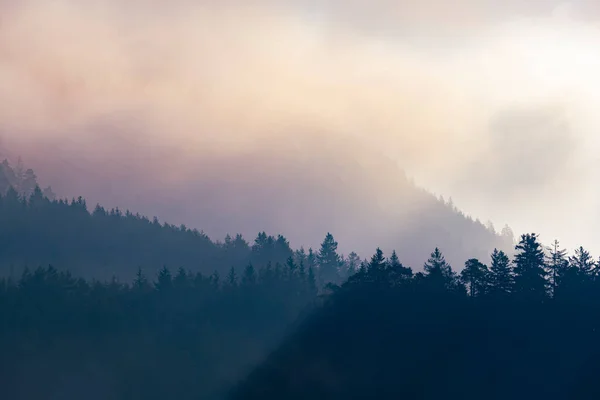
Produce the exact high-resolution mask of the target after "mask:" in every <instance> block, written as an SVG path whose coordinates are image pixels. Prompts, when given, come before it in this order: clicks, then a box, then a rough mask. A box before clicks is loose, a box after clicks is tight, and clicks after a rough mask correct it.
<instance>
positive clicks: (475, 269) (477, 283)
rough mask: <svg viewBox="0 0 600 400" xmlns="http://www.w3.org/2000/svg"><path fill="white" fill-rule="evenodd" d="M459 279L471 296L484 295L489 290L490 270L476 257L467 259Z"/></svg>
mask: <svg viewBox="0 0 600 400" xmlns="http://www.w3.org/2000/svg"><path fill="white" fill-rule="evenodd" d="M460 279H461V281H462V282H463V284H464V285H465V286H466V288H467V290H468V292H469V295H470V296H471V297H479V296H484V295H485V294H487V293H488V292H489V287H490V271H489V270H488V267H487V265H484V264H482V263H481V261H479V260H477V259H476V258H472V259H470V260H467V262H466V263H465V267H464V268H463V270H462V271H461V273H460Z"/></svg>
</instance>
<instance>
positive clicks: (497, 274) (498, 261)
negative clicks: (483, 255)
mask: <svg viewBox="0 0 600 400" xmlns="http://www.w3.org/2000/svg"><path fill="white" fill-rule="evenodd" d="M513 284H514V277H513V271H512V267H511V263H510V259H509V258H508V256H507V255H506V253H504V252H503V251H502V250H498V249H494V252H493V253H492V263H491V265H490V291H491V292H492V293H493V294H500V295H506V294H509V293H510V292H511V291H512V288H513Z"/></svg>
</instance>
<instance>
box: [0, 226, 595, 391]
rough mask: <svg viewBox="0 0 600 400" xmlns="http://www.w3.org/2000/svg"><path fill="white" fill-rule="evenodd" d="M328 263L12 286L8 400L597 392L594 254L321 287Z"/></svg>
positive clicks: (2, 288)
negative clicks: (320, 277) (224, 272)
mask: <svg viewBox="0 0 600 400" xmlns="http://www.w3.org/2000/svg"><path fill="white" fill-rule="evenodd" d="M316 257H317V264H318V271H319V272H315V269H314V268H312V267H309V268H306V266H305V264H304V262H303V261H302V260H301V262H300V263H296V262H295V261H294V257H291V258H289V259H288V261H287V262H286V264H285V265H281V264H276V265H272V264H270V263H267V264H266V266H264V267H261V268H256V267H254V266H253V265H252V264H248V265H246V267H244V268H242V269H234V268H232V269H230V270H229V272H228V273H227V274H225V275H220V274H215V273H213V274H210V275H206V274H202V273H192V272H190V271H186V270H185V269H183V268H179V269H176V270H169V269H167V268H162V269H161V270H160V271H159V272H158V273H157V274H156V275H153V276H151V275H146V274H145V273H144V271H143V270H142V269H138V270H137V273H136V274H135V275H136V276H135V278H134V279H133V280H132V281H130V282H125V283H122V282H120V281H119V280H118V279H111V280H108V281H106V282H99V281H95V280H84V279H81V278H75V277H74V276H72V275H71V274H70V273H69V272H67V271H58V270H57V269H55V268H53V267H47V268H38V269H36V270H32V271H29V270H27V271H25V272H24V273H23V274H22V275H21V276H20V277H19V278H16V279H14V278H13V279H11V278H3V279H0V354H2V357H1V358H0V386H1V387H2V395H3V398H7V399H29V398H61V399H79V398H86V399H106V398H111V399H116V400H120V399H123V400H125V399H127V400H129V399H166V398H177V399H197V398H202V399H215V400H219V399H225V398H231V399H234V400H235V399H244V400H245V399H250V400H251V399H261V400H268V399H303V400H304V399H306V400H309V399H310V400H312V399H364V398H377V399H398V398H402V399H439V398H461V399H482V398H485V399H506V398H511V399H523V400H525V399H528V400H530V399H532V398H544V399H565V398H597V396H598V395H599V394H600V390H598V387H597V385H596V380H595V376H596V374H597V371H598V370H599V367H600V362H599V361H598V360H600V358H599V356H600V345H599V343H600V318H599V317H598V316H599V315H600V295H599V293H600V274H599V272H600V269H599V267H598V263H597V262H596V261H595V260H594V259H593V258H592V256H591V255H590V253H589V252H588V251H586V250H585V249H583V248H579V249H576V250H575V252H573V253H572V255H571V256H568V255H567V252H566V251H565V250H563V249H561V248H560V247H559V246H558V243H555V244H554V245H553V246H552V247H551V248H544V247H543V246H542V244H541V243H540V241H539V238H538V237H537V235H535V234H527V235H523V236H522V237H521V240H520V242H519V243H518V244H517V246H516V248H515V256H514V257H509V256H508V255H507V254H505V253H504V252H502V251H500V250H493V251H492V252H491V259H490V262H489V263H488V262H487V260H478V259H469V260H467V261H466V262H465V263H464V268H463V269H462V271H461V272H460V273H458V272H456V270H455V269H454V268H453V267H452V266H451V265H450V264H449V263H448V262H447V261H446V260H445V258H444V255H443V253H442V251H441V250H440V249H434V251H433V252H432V253H431V256H430V258H429V259H428V260H427V262H426V263H425V264H424V265H423V272H416V273H415V271H413V270H412V269H411V268H408V267H406V266H404V265H403V264H402V262H401V259H400V257H399V255H398V254H396V253H395V252H394V253H392V254H391V255H390V256H389V257H388V258H386V257H385V255H384V253H383V252H382V251H381V250H380V249H377V251H376V253H375V254H374V255H373V256H372V257H371V260H370V261H369V262H367V263H361V264H360V265H359V266H358V267H357V269H356V270H354V271H349V275H350V277H349V278H348V279H347V280H346V281H345V282H344V283H342V284H340V285H335V284H328V285H325V286H321V285H320V284H319V283H318V278H317V275H318V274H321V275H322V274H323V271H329V272H332V270H331V269H330V268H331V267H332V265H333V264H332V263H334V262H338V261H339V258H337V257H336V251H335V240H334V239H333V237H332V236H331V235H328V236H327V237H326V239H325V240H324V241H323V245H322V248H321V249H320V251H319V252H318V254H317V256H316ZM353 269H354V268H353ZM279 343H282V344H281V346H278V344H279ZM269 353H271V355H270V356H268V354H269ZM267 356H268V357H267ZM256 365H258V367H256V368H255V366H256ZM32 382H35V384H32Z"/></svg>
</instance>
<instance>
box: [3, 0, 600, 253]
mask: <svg viewBox="0 0 600 400" xmlns="http://www.w3.org/2000/svg"><path fill="white" fill-rule="evenodd" d="M416 3H417V2H414V1H408V0H395V1H393V0H369V1H367V0H352V1H350V0H321V1H316V0H280V1H276V0H254V1H249V0H244V1H242V0H221V1H208V0H195V1H192V0H173V1H170V2H163V1H151V0H129V1H127V2H123V1H117V0H90V1H86V2H81V1H76V0H56V1H50V0H47V1H39V0H0V104H1V105H2V106H1V107H0V151H4V152H5V153H9V154H12V155H14V154H17V153H18V154H20V155H22V156H23V158H24V159H25V160H26V162H27V163H28V164H30V165H32V166H34V167H35V168H36V170H37V173H38V175H39V176H40V179H41V180H42V181H43V182H47V183H50V184H52V185H53V186H54V187H55V189H57V190H56V191H57V192H59V193H61V194H63V193H64V195H78V194H83V195H85V196H86V197H88V198H90V199H91V200H92V201H100V202H102V203H104V204H108V205H112V204H115V205H121V206H127V207H131V208H132V209H137V210H140V211H142V212H145V213H149V214H156V215H160V216H164V217H165V218H167V219H170V220H173V221H174V222H186V223H189V225H192V226H195V225H204V226H206V227H207V230H208V231H209V233H210V231H211V229H213V231H214V232H215V235H221V234H222V233H223V232H222V230H223V229H227V230H230V229H235V228H233V225H234V223H237V224H239V225H240V226H241V228H240V230H243V228H244V227H253V228H254V227H256V226H260V224H261V220H260V218H259V215H260V216H261V218H262V216H264V214H265V213H269V212H270V213H271V214H272V216H273V218H274V220H276V221H278V223H279V225H278V226H279V227H281V230H282V231H284V232H285V231H288V230H293V229H296V230H297V231H298V232H299V233H298V234H297V235H296V237H297V238H298V240H300V241H301V240H304V239H302V238H306V237H307V235H309V234H312V232H313V230H311V229H312V228H311V226H314V225H316V226H318V229H320V230H329V229H328V228H327V227H325V226H320V225H319V219H320V217H319V211H318V209H319V205H320V204H321V203H322V202H323V201H325V199H326V197H327V193H330V192H329V191H330V190H333V189H331V188H327V185H328V183H329V184H331V185H332V187H339V188H340V189H339V190H340V191H341V192H343V194H344V198H345V199H346V200H344V201H345V203H344V204H343V205H341V206H340V207H339V208H341V209H344V210H347V211H348V212H351V211H352V212H354V213H355V214H361V213H362V209H361V207H362V206H361V204H362V203H360V202H358V201H354V200H353V199H356V198H358V197H360V196H363V195H364V193H365V192H368V191H372V192H378V193H379V194H378V195H377V196H376V197H378V200H377V201H384V200H381V199H380V198H384V199H385V195H386V193H388V192H389V191H393V190H394V189H393V185H394V182H395V180H396V179H397V177H396V175H397V174H400V173H401V172H400V171H399V169H400V168H401V169H403V170H405V171H406V173H407V174H408V175H409V176H410V177H412V178H414V180H415V181H416V182H417V183H418V184H419V185H421V186H423V187H425V188H427V189H428V190H431V191H432V192H434V193H436V194H441V195H443V196H444V197H446V198H448V197H452V199H453V201H454V203H455V204H456V205H457V206H458V207H460V208H461V209H463V210H464V211H465V212H467V213H468V214H470V215H473V216H474V217H478V218H480V219H481V220H483V221H485V220H488V219H489V220H491V221H492V222H493V223H494V224H495V225H496V226H497V227H501V226H502V225H504V224H505V223H508V224H509V225H510V226H511V227H512V228H513V230H514V231H515V232H516V233H524V232H531V231H534V232H539V233H540V234H541V237H542V240H544V241H545V242H548V243H549V242H551V241H552V240H553V239H555V238H556V239H559V240H560V241H561V243H563V244H564V245H565V246H567V247H569V248H573V247H574V246H576V245H580V244H581V245H584V246H586V247H587V248H589V249H591V250H592V251H593V252H595V254H596V255H600V245H598V243H600V233H598V232H599V231H598V230H597V229H595V227H596V225H598V224H599V223H600V215H599V213H598V211H597V210H598V209H599V207H598V206H597V205H598V203H599V200H600V192H599V190H598V189H597V187H598V185H597V182H598V181H599V179H598V178H600V177H599V176H598V175H600V173H599V171H600V169H599V168H598V156H597V154H600V137H599V136H598V133H597V132H598V130H599V129H598V128H600V114H599V113H598V112H597V111H596V108H597V104H599V103H600V102H599V100H600V75H599V74H598V71H599V70H600V6H598V5H597V4H595V3H596V2H594V1H584V0H579V1H571V2H564V1H554V0H535V1H527V2H525V1H517V0H504V1H496V0H457V1H453V2H447V1H442V0H423V1H421V2H418V5H417V4H416ZM334 153H335V155H333V154H334ZM384 158H386V160H385V161H383V159H384ZM388 160H391V163H392V164H394V165H395V166H397V167H398V168H395V167H391V166H390V165H391V164H390V163H389V162H388ZM349 165H350V166H349ZM356 165H358V166H359V167H360V168H358V169H357V168H356ZM350 171H352V173H351V172H350ZM352 174H359V175H360V177H359V178H357V177H356V176H355V175H352ZM224 181H226V182H228V184H227V185H224V184H222V182H224ZM336 185H338V186H336ZM353 186H354V187H353ZM342 187H343V188H344V189H342ZM281 191H285V192H286V196H291V197H294V198H297V197H300V198H301V197H302V196H306V197H307V198H311V199H310V200H307V204H309V206H310V207H309V206H307V207H309V208H310V212H311V213H312V214H310V218H307V220H306V221H302V222H298V218H297V214H294V213H293V212H291V211H290V212H287V211H289V210H287V211H286V209H285V208H284V207H282V205H281V202H278V200H277V199H279V197H278V196H279V192H281ZM216 193H219V194H218V195H217V194H216ZM313 194H314V196H313ZM311 196H312V197H311ZM357 196H358V197H357ZM265 197H268V198H270V199H271V200H269V201H265ZM360 198H362V197H360ZM234 199H235V200H236V201H234ZM240 199H243V201H242V200H240ZM282 199H283V198H282ZM386 207H393V204H387V205H386ZM249 211H252V213H253V215H254V216H252V215H249V214H248V213H249ZM292 211H293V210H292ZM346 215H347V214H344V215H342V214H340V218H345V216H346ZM292 216H293V218H292ZM209 217H210V218H209ZM227 218H229V219H228V220H227V221H225V219H227ZM365 218H366V217H365ZM358 220H360V218H358ZM303 224H304V225H303ZM298 225H301V227H298ZM348 226H349V225H348V224H346V225H340V226H339V227H338V229H339V230H343V229H349V228H348ZM211 227H212V228H211ZM219 227H221V228H220V229H221V230H219ZM334 228H335V227H334ZM292 236H293V235H292Z"/></svg>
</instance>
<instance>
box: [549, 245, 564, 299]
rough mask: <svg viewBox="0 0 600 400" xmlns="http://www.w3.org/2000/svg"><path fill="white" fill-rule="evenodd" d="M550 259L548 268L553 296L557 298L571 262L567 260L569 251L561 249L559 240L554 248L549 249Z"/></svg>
mask: <svg viewBox="0 0 600 400" xmlns="http://www.w3.org/2000/svg"><path fill="white" fill-rule="evenodd" d="M548 252H549V254H548V258H547V262H546V266H547V268H548V271H549V275H550V285H551V286H552V295H553V296H556V291H557V288H558V287H559V286H560V284H561V280H562V279H563V278H564V276H565V273H566V272H567V268H568V267H569V261H568V259H567V250H566V249H561V248H560V244H559V242H558V240H554V243H552V246H550V247H549V248H548Z"/></svg>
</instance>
